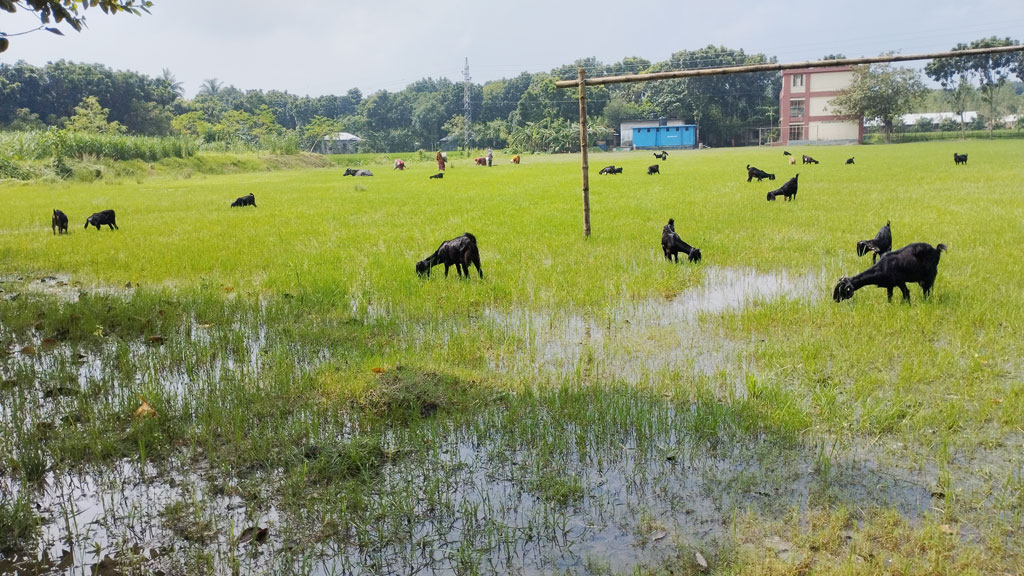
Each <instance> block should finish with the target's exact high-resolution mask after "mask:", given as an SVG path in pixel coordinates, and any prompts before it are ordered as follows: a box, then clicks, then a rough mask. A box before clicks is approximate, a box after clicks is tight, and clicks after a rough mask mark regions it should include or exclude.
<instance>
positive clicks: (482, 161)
mask: <svg viewBox="0 0 1024 576" xmlns="http://www.w3.org/2000/svg"><path fill="white" fill-rule="evenodd" d="M473 162H476V165H477V166H487V157H486V156H481V157H479V158H474V159H473Z"/></svg>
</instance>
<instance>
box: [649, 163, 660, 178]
mask: <svg viewBox="0 0 1024 576" xmlns="http://www.w3.org/2000/svg"><path fill="white" fill-rule="evenodd" d="M651 174H661V169H660V168H659V167H658V165H657V164H653V165H651V166H648V167H647V175H648V176H650V175H651Z"/></svg>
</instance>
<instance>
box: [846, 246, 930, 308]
mask: <svg viewBox="0 0 1024 576" xmlns="http://www.w3.org/2000/svg"><path fill="white" fill-rule="evenodd" d="M945 250H946V246H945V244H939V245H938V246H935V247H934V248H933V247H932V245H931V244H927V243H925V242H915V243H913V244H907V245H906V246H904V247H903V248H900V249H899V250H896V251H893V252H889V253H888V254H886V255H884V256H882V257H881V258H880V259H879V260H878V262H877V263H875V264H874V265H872V266H871V268H868V269H867V270H865V271H863V272H861V273H860V274H857V275H856V276H854V277H853V278H850V277H848V276H843V277H842V278H840V279H839V283H838V284H836V287H835V290H833V291H832V299H833V300H835V301H836V302H842V301H843V300H848V299H850V298H853V293H854V292H856V291H857V290H859V289H861V288H863V287H864V286H878V287H879V288H885V289H886V293H887V294H888V296H889V302H892V291H893V288H899V289H900V292H902V293H903V300H905V301H907V302H910V290H908V289H907V283H908V282H917V283H918V284H920V285H921V290H923V291H924V297H925V298H927V297H928V295H929V294H930V293H931V291H932V286H933V285H934V284H935V276H936V275H937V274H938V269H939V257H940V256H941V255H942V252H944V251H945Z"/></svg>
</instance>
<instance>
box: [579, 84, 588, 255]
mask: <svg viewBox="0 0 1024 576" xmlns="http://www.w3.org/2000/svg"><path fill="white" fill-rule="evenodd" d="M578 72H579V80H578V81H577V83H578V84H579V93H580V153H581V155H582V157H583V234H584V235H585V236H586V237H587V238H590V173H589V170H590V166H589V158H588V157H587V82H586V72H585V71H584V70H583V68H580V69H579V70H578Z"/></svg>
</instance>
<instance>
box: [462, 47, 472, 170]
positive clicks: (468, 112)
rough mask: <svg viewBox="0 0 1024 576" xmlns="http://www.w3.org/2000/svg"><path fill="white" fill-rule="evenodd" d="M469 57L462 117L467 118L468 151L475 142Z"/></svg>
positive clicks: (464, 72)
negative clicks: (470, 144)
mask: <svg viewBox="0 0 1024 576" xmlns="http://www.w3.org/2000/svg"><path fill="white" fill-rule="evenodd" d="M470 80H471V78H470V76H469V57H468V56H467V57H466V67H465V68H463V70H462V81H463V84H464V88H463V92H462V115H463V116H465V117H466V135H465V136H466V138H465V140H466V149H467V150H468V149H469V143H470V142H471V141H472V140H473V130H472V129H471V128H470V127H471V126H472V125H473V100H472V99H471V97H470V90H469V83H470Z"/></svg>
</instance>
